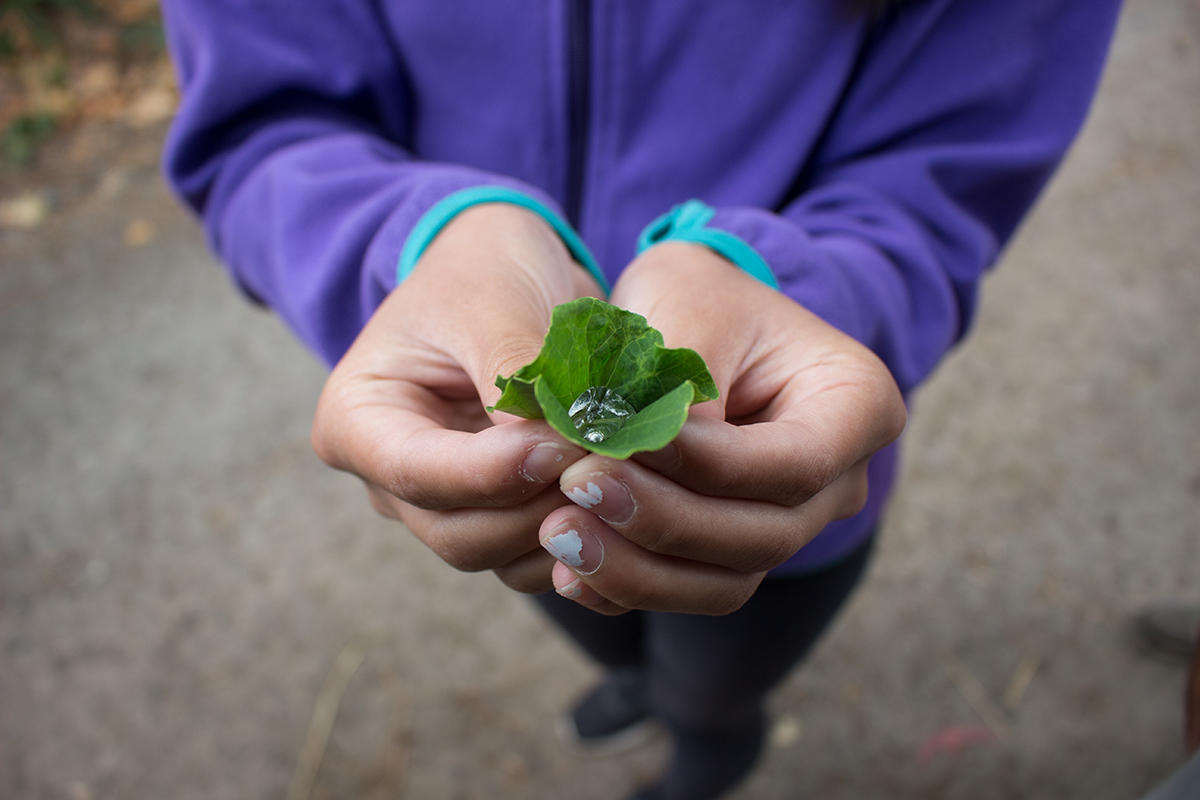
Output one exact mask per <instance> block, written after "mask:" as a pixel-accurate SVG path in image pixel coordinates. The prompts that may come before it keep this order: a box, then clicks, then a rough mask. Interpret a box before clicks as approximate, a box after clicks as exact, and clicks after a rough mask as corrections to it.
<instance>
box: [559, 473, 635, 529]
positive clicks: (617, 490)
mask: <svg viewBox="0 0 1200 800" xmlns="http://www.w3.org/2000/svg"><path fill="white" fill-rule="evenodd" d="M563 494H565V495H566V496H567V499H568V500H570V501H571V502H572V503H574V504H575V505H577V506H579V507H580V508H586V509H587V510H588V511H591V512H593V513H595V515H596V516H598V517H599V518H600V519H602V520H604V521H605V522H607V523H609V524H611V525H624V524H626V523H628V522H629V521H630V520H631V519H633V512H634V511H636V510H637V503H635V502H634V500H633V495H632V494H630V493H629V488H628V487H627V486H626V485H625V484H623V483H621V482H620V481H619V480H617V479H616V478H614V477H613V476H611V475H606V474H604V473H602V472H596V473H592V474H590V475H584V476H583V477H582V478H580V479H579V480H578V481H576V482H574V483H572V484H570V485H568V486H567V488H565V489H563Z"/></svg>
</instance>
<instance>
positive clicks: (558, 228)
mask: <svg viewBox="0 0 1200 800" xmlns="http://www.w3.org/2000/svg"><path fill="white" fill-rule="evenodd" d="M481 203H508V204H509V205H514V206H520V207H521V208H526V209H529V210H530V211H532V212H533V213H535V214H537V215H538V216H539V217H541V218H542V219H544V220H545V221H546V222H547V223H548V224H549V225H550V227H552V228H553V229H554V232H555V233H557V234H558V237H559V238H560V239H562V241H563V244H565V245H566V246H567V250H568V251H569V252H570V253H571V257H572V258H574V259H575V260H576V261H578V262H579V263H580V264H582V265H583V268H584V269H586V270H587V271H588V272H589V273H590V274H591V276H592V277H593V278H595V279H596V282H597V283H599V284H600V288H601V289H603V290H604V294H605V296H607V295H608V294H609V293H610V292H611V291H612V287H611V286H610V285H609V283H608V279H607V278H605V277H604V273H603V272H601V271H600V265H599V264H597V263H596V259H595V258H593V257H592V254H591V252H590V251H589V250H588V249H587V245H585V244H584V243H583V240H582V239H580V238H579V234H577V233H576V232H575V231H574V230H573V229H572V228H571V226H570V225H568V224H567V222H566V220H564V219H563V218H562V217H560V216H558V214H555V213H554V212H553V211H552V210H551V209H549V208H548V207H546V206H545V205H544V204H543V203H541V202H539V201H538V200H535V199H534V198H532V197H530V196H529V195H527V194H522V193H521V192H518V191H517V190H516V189H509V188H508V187H506V186H472V187H471V188H469V189H462V190H461V191H457V192H454V193H453V194H449V195H447V196H446V197H443V198H442V199H441V200H439V201H438V202H437V203H435V204H434V206H433V208H431V209H429V210H428V211H426V212H425V214H424V215H423V216H422V217H421V218H420V219H419V220H417V224H416V225H414V226H413V229H412V232H411V233H409V235H408V239H407V240H406V241H405V242H404V247H403V248H402V249H401V251H400V263H399V264H397V265H396V284H397V285H399V284H400V283H402V282H403V281H404V279H405V278H407V277H408V276H409V274H410V273H411V272H412V271H413V267H415V266H416V265H417V260H418V259H420V258H421V255H422V254H423V253H424V252H425V250H426V248H428V247H429V245H430V243H431V242H432V241H433V240H434V238H435V237H436V236H437V235H438V234H439V233H441V232H442V228H444V227H446V224H447V223H448V222H450V220H452V219H454V218H455V217H456V216H458V215H459V214H461V213H462V212H463V211H466V210H467V209H468V208H470V207H471V206H477V205H480V204H481Z"/></svg>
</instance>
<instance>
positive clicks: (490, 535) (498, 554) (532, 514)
mask: <svg viewBox="0 0 1200 800" xmlns="http://www.w3.org/2000/svg"><path fill="white" fill-rule="evenodd" d="M369 492H370V496H371V503H372V505H373V506H374V507H375V509H376V510H377V511H379V512H380V513H382V514H383V515H384V516H387V517H391V518H393V519H398V520H400V521H401V522H403V523H404V524H405V526H407V527H408V529H409V530H410V531H412V533H413V535H414V536H416V537H417V538H418V539H420V540H421V542H422V543H424V544H425V546H426V547H428V548H429V549H430V550H432V551H433V552H434V553H435V554H436V555H437V556H438V557H439V558H441V559H442V560H443V561H445V562H446V563H447V564H449V565H450V566H452V567H454V568H455V569H457V570H461V571H463V572H480V571H482V570H485V569H498V568H503V567H505V566H507V565H510V564H513V563H514V562H516V561H518V560H519V559H520V558H521V557H523V556H525V555H527V554H529V553H531V552H533V553H537V552H540V550H539V547H538V535H537V532H538V527H539V526H540V525H541V523H542V520H544V519H545V518H546V516H547V515H548V514H550V512H551V511H553V510H554V509H556V508H561V507H562V506H563V498H562V495H561V494H560V493H559V492H558V490H557V489H556V488H554V487H551V488H547V489H544V490H543V491H542V493H541V494H539V495H537V496H536V497H534V498H531V499H530V500H529V501H527V502H525V503H522V504H521V505H519V506H509V507H504V508H463V509H451V510H448V511H430V510H428V509H424V508H418V507H416V506H413V505H410V504H408V503H405V502H404V501H402V500H399V499H397V498H396V497H394V496H392V495H391V494H390V493H388V492H386V491H384V490H381V489H379V488H378V487H371V488H370V489H369Z"/></svg>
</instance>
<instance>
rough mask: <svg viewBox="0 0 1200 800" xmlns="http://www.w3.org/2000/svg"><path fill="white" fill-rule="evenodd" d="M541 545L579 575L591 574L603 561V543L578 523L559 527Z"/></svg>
mask: <svg viewBox="0 0 1200 800" xmlns="http://www.w3.org/2000/svg"><path fill="white" fill-rule="evenodd" d="M542 547H544V548H546V552H547V553H549V554H550V555H552V556H554V557H555V558H557V559H558V560H559V561H561V562H563V563H564V564H566V565H567V566H568V567H570V568H571V569H572V570H574V571H575V572H576V573H578V574H580V575H591V574H592V573H593V572H595V571H596V570H598V569H600V565H601V564H602V563H604V545H603V544H601V543H600V540H599V539H597V538H596V535H595V534H594V533H592V532H590V531H588V530H587V529H585V528H583V527H582V526H579V525H575V526H568V527H562V528H559V529H558V531H557V532H555V533H553V534H551V535H550V536H547V537H546V539H545V540H544V541H543V542H542ZM568 585H569V584H568Z"/></svg>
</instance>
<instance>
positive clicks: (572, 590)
mask: <svg viewBox="0 0 1200 800" xmlns="http://www.w3.org/2000/svg"><path fill="white" fill-rule="evenodd" d="M554 591H556V592H558V593H559V595H561V596H562V597H565V598H567V599H568V600H575V599H577V598H578V597H579V596H580V595H581V594H583V581H581V580H579V578H576V579H575V580H573V581H571V582H570V583H568V584H567V585H566V586H564V587H562V588H561V589H555V590H554Z"/></svg>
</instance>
